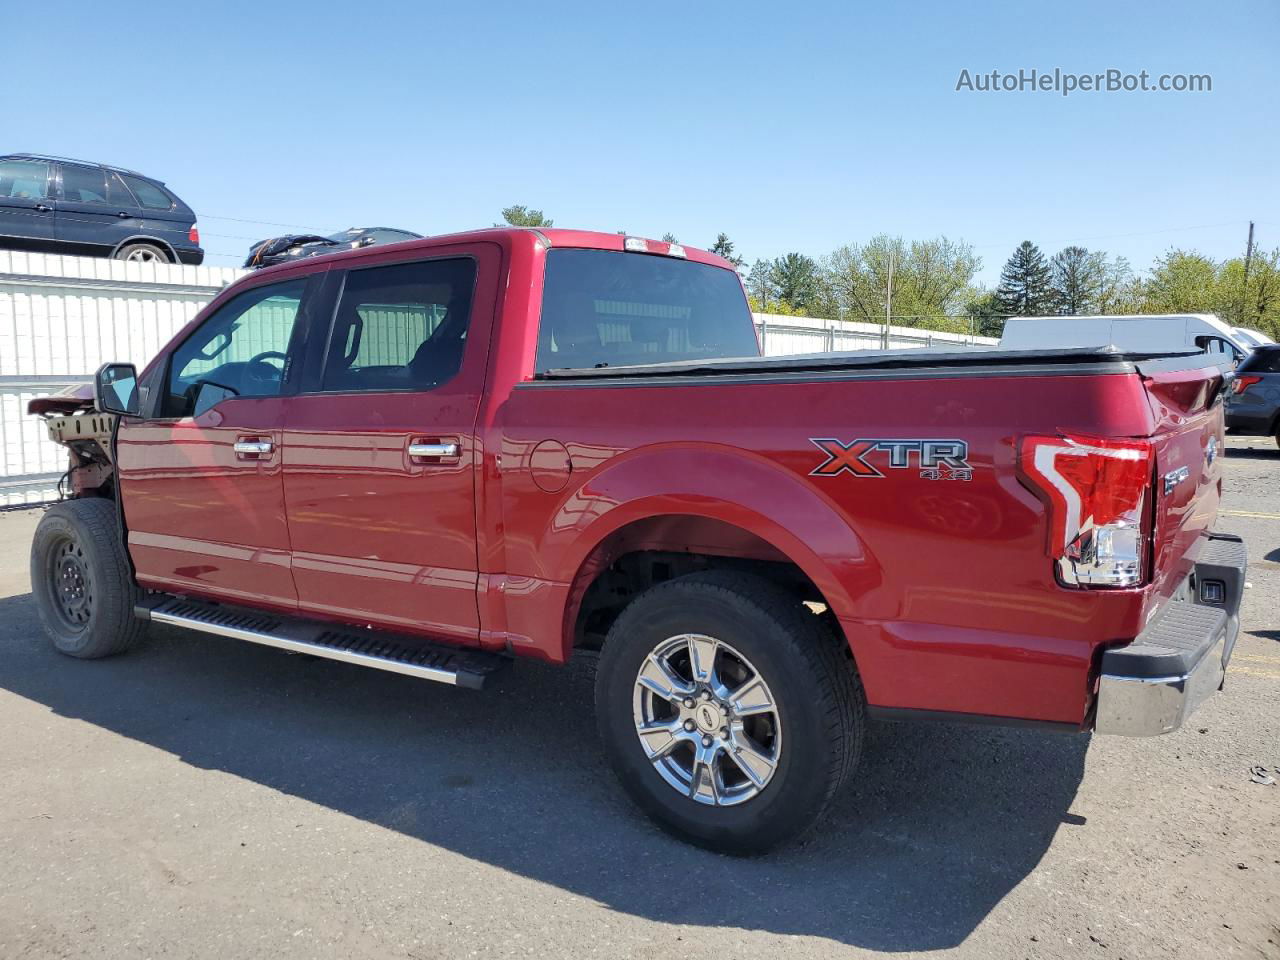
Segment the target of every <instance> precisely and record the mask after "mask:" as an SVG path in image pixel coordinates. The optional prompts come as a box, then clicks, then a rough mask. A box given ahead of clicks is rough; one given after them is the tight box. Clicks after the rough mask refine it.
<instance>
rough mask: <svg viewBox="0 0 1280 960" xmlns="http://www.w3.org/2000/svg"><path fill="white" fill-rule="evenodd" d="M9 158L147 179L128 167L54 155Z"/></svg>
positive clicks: (38, 154)
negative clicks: (125, 174) (80, 167)
mask: <svg viewBox="0 0 1280 960" xmlns="http://www.w3.org/2000/svg"><path fill="white" fill-rule="evenodd" d="M9 156H10V157H13V158H16V159H22V160H52V161H54V162H56V163H78V164H80V165H81V166H85V167H106V168H107V169H108V170H115V171H116V172H117V173H127V174H130V175H132V176H135V177H145V178H146V179H148V180H149V179H151V178H150V177H147V175H146V174H145V173H139V172H138V171H137V170H130V169H129V168H128V167H117V166H115V165H113V164H110V163H98V162H96V161H94V160H77V159H76V158H75V157H60V156H58V155H57V154H54V153H24V152H18V153H11V154H9Z"/></svg>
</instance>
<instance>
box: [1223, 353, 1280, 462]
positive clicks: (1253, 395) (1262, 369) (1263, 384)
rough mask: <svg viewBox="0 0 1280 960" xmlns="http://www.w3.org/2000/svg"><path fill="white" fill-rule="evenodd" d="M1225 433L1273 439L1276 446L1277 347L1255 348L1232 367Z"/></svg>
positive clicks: (1279, 403) (1279, 400) (1279, 406)
mask: <svg viewBox="0 0 1280 960" xmlns="http://www.w3.org/2000/svg"><path fill="white" fill-rule="evenodd" d="M1227 429H1228V430H1230V431H1231V432H1232V433H1246V434H1252V435H1254V436H1263V437H1275V438H1276V443H1277V444H1278V445H1280V345H1277V344H1269V345H1266V346H1261V347H1258V348H1257V349H1255V350H1254V351H1253V353H1251V354H1249V356H1247V357H1245V358H1244V360H1242V361H1241V362H1240V366H1238V367H1236V380H1235V383H1234V384H1233V385H1232V387H1231V395H1230V396H1229V397H1227Z"/></svg>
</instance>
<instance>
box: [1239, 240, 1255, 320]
mask: <svg viewBox="0 0 1280 960" xmlns="http://www.w3.org/2000/svg"><path fill="white" fill-rule="evenodd" d="M1252 263H1253V221H1252V220H1250V221H1249V242H1248V243H1246V244H1245V247H1244V283H1243V284H1242V285H1241V290H1240V326H1242V327H1245V326H1248V325H1249V323H1248V322H1249V315H1248V313H1246V310H1248V307H1249V266H1250V264H1252Z"/></svg>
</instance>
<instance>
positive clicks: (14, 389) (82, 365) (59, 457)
mask: <svg viewBox="0 0 1280 960" xmlns="http://www.w3.org/2000/svg"><path fill="white" fill-rule="evenodd" d="M241 273H243V271H240V270H232V269H228V268H224V267H185V266H177V265H166V264H149V263H123V262H121V261H118V260H103V259H92V258H88V257H57V256H47V255H43V254H28V253H21V252H17V251H12V250H0V507H4V506H18V505H21V504H26V503H40V502H42V501H45V500H50V499H52V498H53V497H54V496H55V495H56V490H57V482H58V478H59V477H61V476H62V474H63V472H64V471H65V470H66V462H67V457H66V451H65V450H63V449H62V448H61V447H59V446H58V445H57V444H55V443H53V442H52V441H50V440H49V439H48V437H47V436H46V435H45V430H44V425H43V424H42V423H41V422H40V421H39V420H38V419H37V418H35V417H30V416H28V415H27V401H28V400H30V399H31V398H33V397H38V396H43V395H45V394H49V393H56V392H57V391H59V390H61V389H63V388H64V387H68V386H73V385H76V384H81V383H86V382H87V381H88V380H89V378H90V377H91V376H92V374H93V372H94V371H95V370H97V369H98V367H99V366H101V365H102V364H103V363H105V362H107V361H108V360H132V361H134V362H136V363H138V364H139V365H141V364H142V363H145V362H146V361H147V360H149V359H151V357H152V356H153V355H155V353H156V352H157V351H158V350H159V349H160V348H161V347H162V346H164V344H165V343H167V342H168V341H169V339H170V338H171V337H172V336H173V335H174V334H175V333H177V331H178V330H179V329H180V328H181V327H182V325H183V324H185V323H186V322H187V321H188V320H190V319H191V318H192V317H193V316H195V314H196V313H197V311H199V309H200V308H201V307H203V306H204V305H205V304H206V303H208V302H209V300H210V299H212V298H213V295H214V294H216V293H217V292H218V291H219V290H220V289H222V287H224V286H226V285H227V284H228V283H230V282H231V281H232V280H234V279H235V278H236V277H238V276H240V275H241Z"/></svg>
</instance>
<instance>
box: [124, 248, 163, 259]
mask: <svg viewBox="0 0 1280 960" xmlns="http://www.w3.org/2000/svg"><path fill="white" fill-rule="evenodd" d="M125 260H126V261H127V262H128V263H160V262H161V260H160V258H159V257H158V256H156V252H155V251H154V250H149V249H147V248H146V247H141V248H139V249H137V250H130V251H129V255H128V256H127V257H125Z"/></svg>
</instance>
